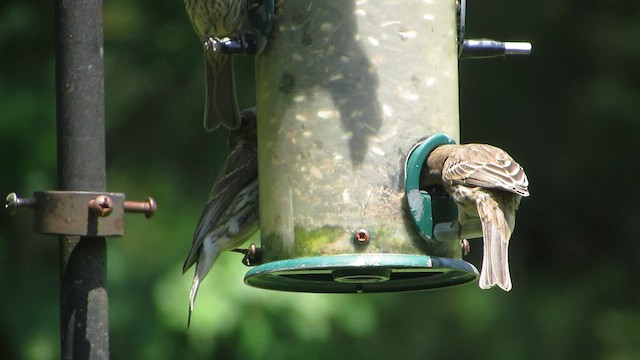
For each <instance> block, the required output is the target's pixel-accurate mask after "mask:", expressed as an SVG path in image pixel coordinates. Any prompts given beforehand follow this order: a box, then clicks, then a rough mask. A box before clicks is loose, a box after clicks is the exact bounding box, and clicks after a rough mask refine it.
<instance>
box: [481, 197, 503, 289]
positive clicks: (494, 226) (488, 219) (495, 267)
mask: <svg viewBox="0 0 640 360" xmlns="http://www.w3.org/2000/svg"><path fill="white" fill-rule="evenodd" d="M476 207H477V209H478V214H479V215H480V221H481V222H482V237H483V243H484V252H483V258H482V269H481V271H480V288H482V289H489V288H491V287H494V286H496V285H497V286H499V287H500V288H501V289H503V290H505V291H509V290H511V286H512V285H511V274H510V273H509V253H508V250H509V238H510V237H511V227H510V226H509V223H508V221H507V219H506V218H505V215H504V212H503V211H502V209H500V206H499V205H498V203H497V202H496V201H495V200H493V199H492V198H491V197H490V196H485V197H481V198H479V199H478V200H477V202H476Z"/></svg>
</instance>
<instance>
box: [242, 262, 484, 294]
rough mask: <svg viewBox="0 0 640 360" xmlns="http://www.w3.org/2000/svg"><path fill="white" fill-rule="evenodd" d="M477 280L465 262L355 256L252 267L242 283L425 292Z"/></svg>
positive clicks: (334, 290)
mask: <svg viewBox="0 0 640 360" xmlns="http://www.w3.org/2000/svg"><path fill="white" fill-rule="evenodd" d="M477 278H478V270H477V269H476V268H475V267H474V266H473V265H471V264H469V263H468V262H466V261H464V260H458V259H449V258H442V257H435V256H426V255H404V254H359V255H333V256H317V257H303V258H297V259H290V260H280V261H273V262H269V263H266V264H262V265H259V266H256V267H254V268H253V269H251V270H250V271H249V272H247V274H246V275H245V277H244V282H245V283H246V284H247V285H251V286H254V287H258V288H263V289H271V290H282V291H298V292H315V293H375V292H391V291H410V290H425V289H436V288H442V287H449V286H454V285H460V284H465V283H468V282H471V281H474V280H476V279H477Z"/></svg>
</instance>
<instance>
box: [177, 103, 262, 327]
mask: <svg viewBox="0 0 640 360" xmlns="http://www.w3.org/2000/svg"><path fill="white" fill-rule="evenodd" d="M228 141H229V148H230V149H231V152H230V153H229V155H228V156H227V160H226V162H225V164H224V166H223V168H222V170H221V171H220V173H219V174H218V177H217V179H216V182H215V184H214V185H213V189H212V190H211V195H209V199H208V200H207V204H206V205H205V207H204V209H203V210H202V214H201V215H200V219H199V220H198V225H197V226H196V231H195V233H194V235H193V245H192V247H191V251H190V252H189V255H188V256H187V260H186V261H185V262H184V266H183V268H182V273H183V274H184V273H185V272H186V271H187V270H189V268H190V267H191V266H193V264H194V263H196V270H195V274H194V276H193V284H192V285H191V292H190V293H189V320H188V323H187V326H189V324H190V323H191V313H192V312H193V306H194V303H195V299H196V295H197V294H198V288H199V287H200V284H201V283H202V281H203V280H204V278H205V276H207V274H208V273H209V270H211V267H212V266H213V264H214V263H215V261H216V260H217V259H218V256H219V255H220V252H222V251H224V250H232V249H234V248H237V247H238V246H240V245H242V244H243V243H244V242H245V241H246V240H247V239H248V238H249V237H250V236H251V235H252V234H253V233H254V232H255V231H256V230H257V223H258V159H257V137H256V117H255V109H253V110H249V111H246V110H245V111H243V112H242V126H241V127H240V128H239V129H238V130H230V131H229V140H228Z"/></svg>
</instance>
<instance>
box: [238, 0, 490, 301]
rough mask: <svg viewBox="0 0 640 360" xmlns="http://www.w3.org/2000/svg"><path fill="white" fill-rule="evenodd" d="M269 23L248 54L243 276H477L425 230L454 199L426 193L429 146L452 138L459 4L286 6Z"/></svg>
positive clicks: (295, 285)
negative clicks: (249, 242)
mask: <svg viewBox="0 0 640 360" xmlns="http://www.w3.org/2000/svg"><path fill="white" fill-rule="evenodd" d="M463 5H464V4H462V7H463ZM250 15H251V14H250ZM273 19H274V20H273V21H274V22H273V25H272V26H271V27H270V30H269V31H270V36H269V38H268V44H267V45H266V47H265V48H264V51H263V52H262V54H261V55H260V56H258V57H256V93H257V112H258V119H259V121H258V156H259V179H260V234H261V245H260V250H261V264H259V265H257V266H255V267H253V268H252V269H251V270H250V271H249V272H248V273H247V275H246V276H245V282H246V283H247V284H249V285H252V286H256V287H261V288H267V289H275V290H286V291H306V292H325V293H349V292H384V291H404V290H419V289H429V288H440V287H447V286H452V285H458V284H463V283H467V282H470V281H473V280H475V279H476V278H477V276H478V271H477V270H476V268H475V267H474V266H473V265H471V264H469V263H467V262H465V261H464V260H462V259H461V254H462V245H461V243H460V239H458V238H457V237H453V238H452V239H445V240H438V239H437V238H436V237H435V236H434V234H433V229H434V227H435V225H436V224H437V223H442V222H450V221H453V220H455V218H456V209H455V205H454V203H453V202H452V201H451V200H450V199H448V198H446V197H443V196H440V195H437V194H430V193H428V192H426V191H424V189H421V188H420V173H421V170H422V166H423V164H424V161H425V159H426V157H427V156H428V154H429V151H430V150H432V149H433V148H435V147H436V146H438V145H441V144H445V143H454V142H456V141H458V138H459V118H458V70H457V68H458V56H459V53H460V49H461V47H462V46H463V45H462V44H463V42H462V37H461V33H462V32H463V31H462V30H463V29H464V26H463V22H464V11H461V4H460V2H456V1H453V0H450V1H422V0H413V1H409V0H407V1H361V2H356V1H343V0H297V1H281V2H278V3H277V6H276V8H275V12H274V16H273ZM461 19H462V20H461Z"/></svg>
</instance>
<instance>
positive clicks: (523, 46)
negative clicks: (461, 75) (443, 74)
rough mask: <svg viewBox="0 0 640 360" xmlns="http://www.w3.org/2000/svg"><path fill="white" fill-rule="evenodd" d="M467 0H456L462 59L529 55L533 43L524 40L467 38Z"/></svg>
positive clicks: (460, 55) (459, 50) (459, 51)
mask: <svg viewBox="0 0 640 360" xmlns="http://www.w3.org/2000/svg"><path fill="white" fill-rule="evenodd" d="M466 12H467V2H466V0H456V23H457V28H458V57H459V58H460V59H483V58H491V57H499V56H505V55H529V54H531V49H532V46H531V43H529V42H523V41H504V42H503V41H497V40H492V39H469V40H466V39H465V32H466Z"/></svg>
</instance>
